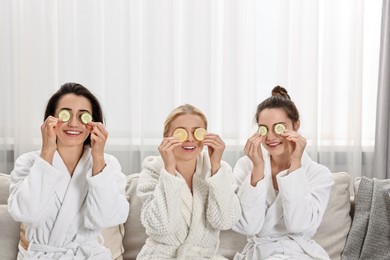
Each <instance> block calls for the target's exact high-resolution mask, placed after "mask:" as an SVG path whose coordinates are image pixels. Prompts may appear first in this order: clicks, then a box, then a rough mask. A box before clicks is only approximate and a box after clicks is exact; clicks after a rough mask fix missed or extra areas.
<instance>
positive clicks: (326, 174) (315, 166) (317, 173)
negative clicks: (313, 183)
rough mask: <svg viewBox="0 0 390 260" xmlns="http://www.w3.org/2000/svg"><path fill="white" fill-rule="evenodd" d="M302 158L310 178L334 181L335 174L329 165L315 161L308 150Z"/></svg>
mask: <svg viewBox="0 0 390 260" xmlns="http://www.w3.org/2000/svg"><path fill="white" fill-rule="evenodd" d="M302 160H303V167H304V168H306V173H307V175H308V177H309V178H313V179H314V178H321V179H328V180H329V181H330V182H333V175H332V172H331V171H330V170H329V168H328V167H326V166H325V165H322V164H319V163H317V162H315V161H313V160H312V159H311V158H310V157H309V155H308V154H307V153H306V152H305V153H304V156H303V158H302Z"/></svg>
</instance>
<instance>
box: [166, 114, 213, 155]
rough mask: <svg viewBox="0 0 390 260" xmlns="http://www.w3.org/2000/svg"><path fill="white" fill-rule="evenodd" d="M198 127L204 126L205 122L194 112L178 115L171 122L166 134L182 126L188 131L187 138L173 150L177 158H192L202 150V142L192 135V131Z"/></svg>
mask: <svg viewBox="0 0 390 260" xmlns="http://www.w3.org/2000/svg"><path fill="white" fill-rule="evenodd" d="M199 127H203V128H205V127H206V124H205V122H204V121H203V119H202V118H201V117H200V116H199V115H195V114H184V115H180V116H178V117H176V118H175V119H174V120H173V121H172V122H171V124H170V126H169V131H168V136H173V132H174V131H175V130H176V129H178V128H184V129H185V130H186V131H187V133H188V138H187V140H185V141H184V142H183V143H182V145H181V146H179V147H177V148H175V150H174V151H173V153H174V154H175V157H176V158H177V159H179V160H180V159H181V160H194V159H196V157H197V156H198V155H199V154H200V153H201V152H202V150H203V143H202V142H200V141H198V140H196V139H195V137H194V131H195V130H196V129H197V128H199Z"/></svg>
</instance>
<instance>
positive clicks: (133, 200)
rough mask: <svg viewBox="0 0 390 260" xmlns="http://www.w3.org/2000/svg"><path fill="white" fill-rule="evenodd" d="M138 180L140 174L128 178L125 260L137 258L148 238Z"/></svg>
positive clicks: (124, 243) (124, 244)
mask: <svg viewBox="0 0 390 260" xmlns="http://www.w3.org/2000/svg"><path fill="white" fill-rule="evenodd" d="M138 178H139V173H133V174H130V175H128V176H127V187H126V196H128V198H129V203H130V211H129V217H128V218H127V221H126V223H125V237H124V239H123V247H124V249H125V253H124V254H123V259H126V260H131V259H135V258H136V257H137V255H138V253H139V251H140V250H141V248H142V246H143V245H144V244H145V241H146V238H147V236H146V233H145V228H144V226H143V225H142V223H141V218H140V215H141V208H142V202H141V200H140V199H139V197H138V196H137V184H138Z"/></svg>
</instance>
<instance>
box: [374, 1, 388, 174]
mask: <svg viewBox="0 0 390 260" xmlns="http://www.w3.org/2000/svg"><path fill="white" fill-rule="evenodd" d="M380 54H381V55H380V65H379V82H378V104H377V110H376V111H377V112H376V113H377V115H376V129H375V130H376V135H375V154H374V155H375V157H374V166H373V172H372V176H370V177H375V178H378V179H389V178H390V133H389V131H390V75H389V71H390V3H389V1H387V0H383V7H382V30H381V52H380Z"/></svg>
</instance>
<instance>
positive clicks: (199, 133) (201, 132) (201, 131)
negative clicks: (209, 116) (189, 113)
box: [194, 127, 207, 141]
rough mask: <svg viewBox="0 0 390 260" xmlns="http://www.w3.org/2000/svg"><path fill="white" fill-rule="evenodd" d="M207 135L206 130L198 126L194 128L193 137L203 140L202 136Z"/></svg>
mask: <svg viewBox="0 0 390 260" xmlns="http://www.w3.org/2000/svg"><path fill="white" fill-rule="evenodd" d="M206 135H207V130H206V129H204V128H202V127H199V128H196V129H195V132H194V137H195V139H196V140H198V141H203V139H204V137H205V136H206Z"/></svg>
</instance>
